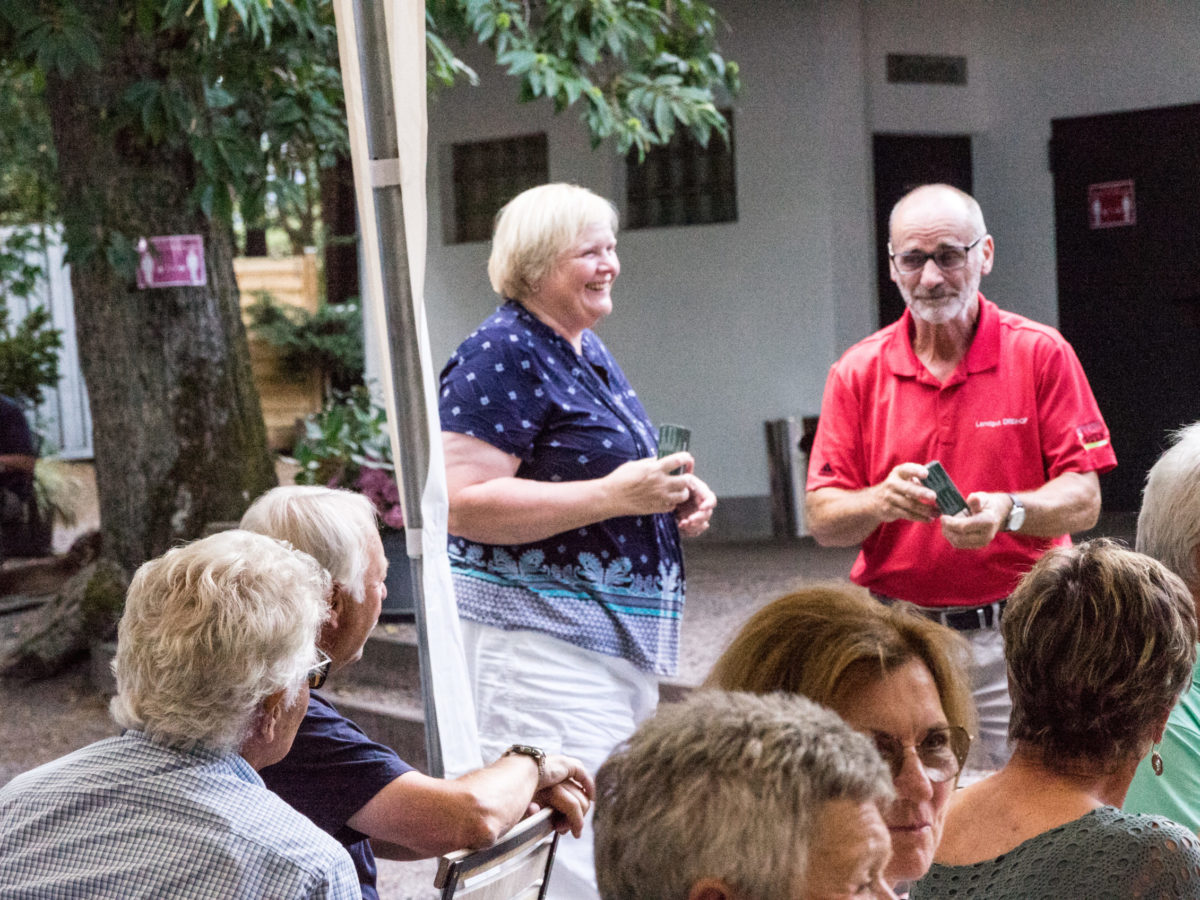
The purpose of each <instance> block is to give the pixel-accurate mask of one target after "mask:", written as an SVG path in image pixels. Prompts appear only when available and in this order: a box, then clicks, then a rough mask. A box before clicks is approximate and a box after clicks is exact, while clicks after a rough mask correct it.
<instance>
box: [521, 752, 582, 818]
mask: <svg viewBox="0 0 1200 900" xmlns="http://www.w3.org/2000/svg"><path fill="white" fill-rule="evenodd" d="M543 771H544V774H543V776H542V777H541V779H540V780H539V782H538V789H537V790H536V791H535V792H534V795H533V801H532V802H531V803H530V804H529V812H530V813H534V812H537V811H538V810H539V809H541V808H542V807H544V806H552V807H554V808H555V809H556V810H558V811H559V812H560V813H562V814H563V815H564V816H565V817H566V821H565V822H564V823H563V824H562V825H560V826H559V832H560V833H561V834H565V833H566V832H567V831H570V832H571V834H573V835H575V837H579V835H580V834H582V833H583V818H584V816H586V815H587V812H588V810H589V809H590V808H591V806H592V797H594V796H595V793H596V785H595V783H594V782H593V781H592V776H590V775H589V774H588V773H587V770H586V769H584V767H583V763H581V762H580V761H579V760H577V759H575V758H574V757H573V756H561V755H559V754H557V753H556V754H551V755H548V756H547V757H546V763H545V767H544V770H543Z"/></svg>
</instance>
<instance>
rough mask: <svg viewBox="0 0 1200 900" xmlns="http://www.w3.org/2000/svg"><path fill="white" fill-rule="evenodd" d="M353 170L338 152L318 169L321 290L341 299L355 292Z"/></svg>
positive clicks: (356, 258)
mask: <svg viewBox="0 0 1200 900" xmlns="http://www.w3.org/2000/svg"><path fill="white" fill-rule="evenodd" d="M355 208H356V206H355V197H354V170H353V169H352V168H351V166H350V159H349V158H348V157H345V156H339V157H338V160H337V162H336V163H335V164H334V165H333V166H331V167H330V168H328V169H322V170H321V218H322V220H323V221H324V223H325V235H326V239H325V294H326V298H327V299H328V301H329V302H330V303H334V304H336V303H344V302H345V301H346V300H348V299H349V298H351V297H357V296H359V293H358V240H357V237H358V219H357V217H356V215H355Z"/></svg>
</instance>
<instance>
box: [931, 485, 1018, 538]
mask: <svg viewBox="0 0 1200 900" xmlns="http://www.w3.org/2000/svg"><path fill="white" fill-rule="evenodd" d="M1011 509H1012V498H1011V497H1010V496H1009V495H1008V494H996V493H988V492H985V491H976V492H975V493H974V494H971V495H970V496H969V497H967V515H965V516H942V534H943V535H944V536H945V538H946V540H948V541H949V542H950V545H951V546H952V547H955V548H957V549H959V550H979V549H982V548H983V547H986V546H987V545H988V544H990V543H991V542H992V540H993V539H994V538H995V537H996V535H997V534H999V533H1000V529H1002V528H1003V527H1004V523H1005V522H1007V521H1008V514H1009V511H1010V510H1011Z"/></svg>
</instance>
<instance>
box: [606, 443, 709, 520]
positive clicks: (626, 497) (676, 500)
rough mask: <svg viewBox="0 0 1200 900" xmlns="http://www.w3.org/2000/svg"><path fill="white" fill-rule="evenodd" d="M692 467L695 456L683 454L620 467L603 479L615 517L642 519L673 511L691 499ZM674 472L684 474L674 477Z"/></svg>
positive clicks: (639, 460)
mask: <svg viewBox="0 0 1200 900" xmlns="http://www.w3.org/2000/svg"><path fill="white" fill-rule="evenodd" d="M693 465H694V461H693V459H692V455H691V454H690V453H687V452H686V451H681V452H679V453H672V454H671V455H670V456H664V457H663V458H662V459H634V460H630V461H629V462H627V463H622V464H621V465H619V466H617V468H615V469H613V470H612V471H611V472H609V473H608V474H607V475H605V476H604V478H603V479H601V481H602V482H603V484H604V488H605V492H606V493H607V494H608V496H609V499H610V501H611V503H612V505H613V508H614V513H613V514H614V515H619V516H641V515H648V514H650V513H666V512H671V511H673V510H674V509H675V508H676V507H678V506H679V505H680V504H683V503H686V502H687V500H688V497H689V496H691V487H690V485H689V482H688V479H689V478H692V477H693V476H692V475H691V474H690V473H691V471H692V466H693ZM675 469H683V473H682V474H679V475H672V474H671V472H673V471H674V470H675ZM697 480H699V479H697Z"/></svg>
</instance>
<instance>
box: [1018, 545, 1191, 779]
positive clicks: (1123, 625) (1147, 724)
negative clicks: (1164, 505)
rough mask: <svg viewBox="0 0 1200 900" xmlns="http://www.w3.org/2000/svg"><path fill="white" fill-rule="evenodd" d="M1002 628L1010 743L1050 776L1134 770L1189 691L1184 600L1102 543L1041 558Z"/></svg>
mask: <svg viewBox="0 0 1200 900" xmlns="http://www.w3.org/2000/svg"><path fill="white" fill-rule="evenodd" d="M1001 627H1002V629H1003V631H1004V654H1005V657H1006V658H1007V659H1008V683H1009V692H1010V693H1011V694H1012V704H1013V707H1012V715H1011V717H1010V719H1009V725H1008V734H1009V737H1010V738H1011V739H1012V740H1013V741H1014V742H1020V743H1022V744H1024V745H1025V746H1026V747H1027V748H1029V749H1031V750H1033V751H1035V752H1037V753H1038V754H1040V757H1041V760H1042V761H1043V763H1044V764H1045V765H1046V766H1047V767H1049V768H1050V769H1052V770H1055V771H1064V772H1071V771H1075V770H1077V769H1079V768H1080V764H1081V763H1082V764H1083V766H1084V767H1085V768H1086V769H1087V770H1088V771H1095V770H1096V769H1097V768H1099V769H1101V770H1106V769H1109V768H1111V767H1112V766H1113V765H1115V764H1117V763H1120V762H1124V761H1126V760H1129V759H1136V758H1138V757H1139V756H1141V755H1142V754H1144V753H1145V752H1146V749H1147V746H1148V744H1149V741H1150V738H1151V732H1152V729H1153V727H1154V726H1155V724H1156V723H1157V722H1159V721H1160V720H1161V719H1162V718H1163V717H1165V716H1166V714H1167V712H1168V711H1169V710H1170V709H1171V707H1172V706H1174V705H1175V701H1176V700H1177V699H1178V698H1179V695H1180V694H1181V693H1182V692H1183V691H1184V690H1185V689H1186V688H1187V686H1188V685H1189V684H1190V683H1191V679H1192V666H1193V665H1194V663H1195V659H1196V612H1195V608H1194V606H1193V604H1192V597H1191V594H1190V593H1188V589H1187V588H1186V587H1185V586H1184V583H1183V582H1182V581H1181V580H1180V579H1179V577H1178V576H1177V575H1175V574H1174V573H1172V572H1171V571H1170V570H1168V569H1167V567H1166V566H1164V565H1162V563H1159V562H1158V561H1156V560H1154V559H1151V558H1150V557H1149V556H1146V555H1144V554H1141V553H1135V552H1134V551H1132V550H1128V549H1126V548H1124V547H1121V546H1119V545H1118V544H1116V543H1114V542H1113V541H1110V540H1106V539H1099V540H1094V541H1088V542H1086V543H1082V544H1079V545H1077V546H1075V547H1060V548H1056V549H1054V550H1051V551H1050V552H1048V553H1047V554H1046V555H1045V556H1043V557H1042V558H1041V559H1040V560H1039V561H1038V563H1037V564H1036V565H1035V566H1034V567H1033V569H1031V570H1030V572H1029V574H1027V575H1026V576H1025V577H1024V578H1023V579H1022V580H1021V583H1020V584H1018V585H1017V589H1016V590H1015V591H1014V592H1013V595H1012V599H1011V600H1009V602H1008V608H1007V609H1006V610H1005V611H1004V619H1003V622H1002V626H1001Z"/></svg>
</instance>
